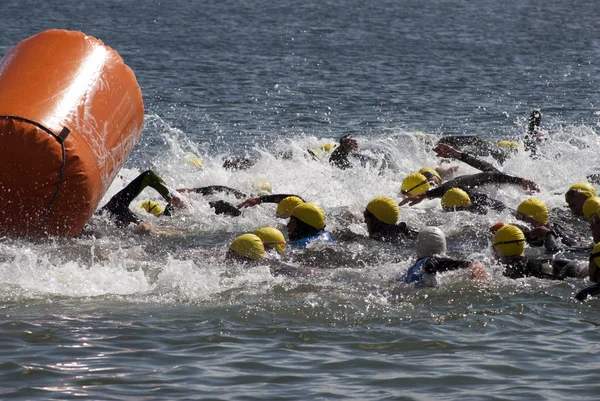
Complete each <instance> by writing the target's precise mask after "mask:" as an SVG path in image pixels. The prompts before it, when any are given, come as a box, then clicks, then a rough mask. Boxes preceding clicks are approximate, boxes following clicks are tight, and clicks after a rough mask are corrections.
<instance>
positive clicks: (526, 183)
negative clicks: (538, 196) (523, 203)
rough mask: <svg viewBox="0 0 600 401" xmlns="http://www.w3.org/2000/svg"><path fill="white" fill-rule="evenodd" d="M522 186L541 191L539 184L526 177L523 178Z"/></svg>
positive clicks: (525, 188)
mask: <svg viewBox="0 0 600 401" xmlns="http://www.w3.org/2000/svg"><path fill="white" fill-rule="evenodd" d="M521 187H523V189H524V190H528V191H533V192H540V187H539V186H538V184H536V183H535V182H533V181H531V180H528V179H526V178H523V179H521Z"/></svg>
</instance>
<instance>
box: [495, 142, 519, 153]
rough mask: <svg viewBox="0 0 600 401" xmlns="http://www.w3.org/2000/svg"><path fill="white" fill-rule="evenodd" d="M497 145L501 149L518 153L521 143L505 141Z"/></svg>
mask: <svg viewBox="0 0 600 401" xmlns="http://www.w3.org/2000/svg"><path fill="white" fill-rule="evenodd" d="M496 145H498V147H499V148H501V149H506V150H508V151H511V152H516V151H517V150H518V149H519V142H516V141H507V140H505V139H503V140H501V141H498V142H497V143H496Z"/></svg>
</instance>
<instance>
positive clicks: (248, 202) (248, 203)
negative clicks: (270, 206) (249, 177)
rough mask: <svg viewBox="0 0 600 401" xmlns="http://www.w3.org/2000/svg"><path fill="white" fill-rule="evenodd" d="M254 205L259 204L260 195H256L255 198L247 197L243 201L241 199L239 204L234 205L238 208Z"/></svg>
mask: <svg viewBox="0 0 600 401" xmlns="http://www.w3.org/2000/svg"><path fill="white" fill-rule="evenodd" d="M256 205H260V196H257V197H255V198H248V199H246V200H245V201H243V202H242V203H240V204H239V205H237V206H236V207H237V208H238V209H243V208H245V207H252V206H256Z"/></svg>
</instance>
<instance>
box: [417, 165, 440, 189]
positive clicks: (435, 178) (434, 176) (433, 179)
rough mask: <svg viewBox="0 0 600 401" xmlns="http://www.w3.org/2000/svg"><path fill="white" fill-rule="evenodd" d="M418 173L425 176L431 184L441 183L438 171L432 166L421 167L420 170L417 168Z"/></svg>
mask: <svg viewBox="0 0 600 401" xmlns="http://www.w3.org/2000/svg"><path fill="white" fill-rule="evenodd" d="M419 174H423V175H424V176H425V178H427V180H428V181H429V182H430V183H432V184H435V185H438V186H439V185H440V184H441V183H442V177H441V176H440V173H438V172H437V170H436V169H434V168H431V167H423V168H422V169H421V170H419Z"/></svg>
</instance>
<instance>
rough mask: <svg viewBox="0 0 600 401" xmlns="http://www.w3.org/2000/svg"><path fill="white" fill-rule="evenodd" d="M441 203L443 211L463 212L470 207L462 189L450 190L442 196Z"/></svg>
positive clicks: (469, 199)
mask: <svg viewBox="0 0 600 401" xmlns="http://www.w3.org/2000/svg"><path fill="white" fill-rule="evenodd" d="M441 203H442V208H443V209H444V210H445V211H453V210H463V209H465V208H468V207H469V206H471V198H470V197H469V194H467V193H466V192H465V191H463V190H462V189H460V188H451V189H449V190H448V191H446V193H445V194H444V196H442V199H441Z"/></svg>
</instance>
